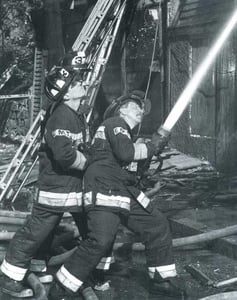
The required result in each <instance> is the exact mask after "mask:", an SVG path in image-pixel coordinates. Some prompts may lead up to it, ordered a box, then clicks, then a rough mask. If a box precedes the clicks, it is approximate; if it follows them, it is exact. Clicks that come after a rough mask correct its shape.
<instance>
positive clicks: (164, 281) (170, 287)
mask: <svg viewBox="0 0 237 300" xmlns="http://www.w3.org/2000/svg"><path fill="white" fill-rule="evenodd" d="M149 291H150V293H151V294H153V295H157V296H160V297H165V296H166V297H169V299H175V300H184V299H187V295H186V291H185V288H184V286H183V284H182V282H181V281H180V279H179V278H178V277H177V276H176V277H168V278H162V277H161V276H160V275H159V273H158V272H157V273H155V277H154V279H150V289H149ZM161 299H162V298H161Z"/></svg>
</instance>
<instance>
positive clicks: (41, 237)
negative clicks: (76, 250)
mask: <svg viewBox="0 0 237 300" xmlns="http://www.w3.org/2000/svg"><path fill="white" fill-rule="evenodd" d="M71 214H72V216H73V218H74V220H75V222H76V224H77V226H78V227H79V230H81V231H83V230H82V228H83V227H84V226H86V225H85V224H86V223H85V217H84V216H83V215H84V213H83V214H82V213H71ZM62 216H63V212H57V213H56V212H52V211H47V210H45V209H43V208H39V207H37V206H34V207H33V210H32V213H31V215H30V216H29V217H28V218H27V220H26V223H25V225H23V227H21V228H20V229H19V230H18V231H17V233H16V234H15V236H14V238H13V239H12V241H11V242H10V245H9V247H8V251H7V253H6V257H5V259H4V262H3V264H2V265H1V270H2V271H3V273H5V274H6V275H7V276H9V277H10V278H12V279H14V280H18V281H20V280H22V279H23V278H24V276H25V274H26V272H27V269H28V268H29V265H30V261H31V259H32V258H33V257H34V255H35V253H36V252H37V250H38V249H39V247H40V246H41V245H42V243H43V242H45V241H46V240H51V237H52V236H53V234H54V230H55V229H56V227H57V225H58V224H59V223H60V221H61V219H62ZM85 230H86V229H85Z"/></svg>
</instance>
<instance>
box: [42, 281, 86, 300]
mask: <svg viewBox="0 0 237 300" xmlns="http://www.w3.org/2000/svg"><path fill="white" fill-rule="evenodd" d="M73 299H78V300H79V299H80V300H81V299H83V298H82V297H81V296H80V295H79V293H73V292H72V291H70V290H68V289H66V288H65V287H63V286H62V285H61V284H60V283H59V282H57V281H53V283H52V285H51V287H50V289H49V294H48V300H73Z"/></svg>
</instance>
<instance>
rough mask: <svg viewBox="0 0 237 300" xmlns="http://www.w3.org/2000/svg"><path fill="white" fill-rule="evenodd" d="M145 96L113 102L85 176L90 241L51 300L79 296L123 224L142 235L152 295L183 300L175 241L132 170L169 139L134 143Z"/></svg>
mask: <svg viewBox="0 0 237 300" xmlns="http://www.w3.org/2000/svg"><path fill="white" fill-rule="evenodd" d="M147 107H149V105H147V101H146V100H145V99H144V93H143V92H141V91H133V92H131V93H128V94H126V95H123V96H121V97H119V98H118V99H116V100H115V101H113V102H112V103H111V105H110V106H109V107H108V108H107V110H106V111H105V115H104V122H103V123H102V124H101V125H100V126H99V128H98V129H97V131H96V133H95V136H94V138H93V140H92V146H91V158H90V163H89V166H88V168H87V169H86V171H85V174H84V206H85V210H86V212H87V221H88V228H89V231H88V237H87V239H85V240H83V241H82V243H81V244H80V245H79V247H78V248H77V250H76V251H75V252H74V253H73V255H72V256H71V257H70V258H69V259H68V260H67V261H66V262H65V263H64V264H63V265H62V266H61V268H60V269H59V270H58V272H57V273H56V280H55V282H54V283H53V285H52V286H51V289H50V291H49V299H50V300H56V299H67V298H65V297H66V296H67V295H69V294H70V293H71V294H72V295H76V294H77V293H78V291H80V289H81V287H82V286H83V283H84V282H86V281H87V279H88V276H89V274H90V273H91V271H92V270H93V269H94V268H95V266H96V265H97V264H98V262H99V261H100V259H101V258H102V257H103V256H104V254H105V253H107V252H108V251H109V250H110V249H111V247H112V245H113V242H114V240H115V237H116V233H117V231H118V227H119V225H120V224H121V223H122V224H123V225H125V226H126V227H128V228H129V229H130V230H132V231H133V232H135V233H137V234H139V236H140V237H141V240H142V242H143V243H144V245H145V254H146V260H147V266H148V273H149V276H150V284H151V285H150V292H151V293H155V294H156V295H157V296H160V299H163V297H165V296H171V298H172V299H175V300H177V299H183V297H184V295H185V291H184V289H183V288H182V287H181V286H180V283H179V280H178V278H177V274H176V266H175V263H174V258H173V253H172V252H173V251H172V238H171V233H170V229H169V224H168V221H167V219H166V218H165V216H164V215H163V214H162V213H161V212H160V211H159V210H158V209H157V208H155V207H154V205H153V203H151V201H150V199H149V198H148V197H147V196H146V195H145V194H144V193H143V192H141V191H140V190H139V189H138V188H137V187H136V186H135V178H134V175H133V174H131V172H129V170H128V166H129V164H130V163H131V162H133V161H137V162H138V161H140V160H144V159H147V158H150V157H152V156H153V155H155V154H157V153H159V152H160V151H162V150H163V148H164V147H165V145H166V144H167V143H168V140H169V135H166V134H164V135H160V134H158V133H155V134H154V135H153V136H152V139H151V141H149V142H146V143H145V142H134V141H133V134H132V130H133V129H134V128H135V127H136V126H137V125H139V124H141V122H142V119H143V116H144V114H145V112H146V108H147Z"/></svg>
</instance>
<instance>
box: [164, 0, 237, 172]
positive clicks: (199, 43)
mask: <svg viewBox="0 0 237 300" xmlns="http://www.w3.org/2000/svg"><path fill="white" fill-rule="evenodd" d="M169 6H170V7H169V8H170V13H169V14H168V15H169V20H168V26H167V28H166V29H167V30H166V33H165V35H164V47H165V49H166V60H165V62H166V64H165V70H166V76H165V95H166V98H165V100H164V101H165V115H167V114H168V113H169V111H170V110H171V108H172V107H173V105H174V103H175V102H176V100H177V99H178V97H179V95H180V94H181V92H182V91H183V89H184V88H185V86H186V84H187V82H188V81H189V80H190V78H191V77H192V74H193V73H194V72H195V69H196V68H197V66H198V65H199V64H200V63H201V62H202V60H203V57H205V55H206V54H207V52H208V50H209V49H210V47H211V46H212V44H213V42H214V41H215V39H216V37H217V36H218V34H219V32H220V31H221V30H222V29H223V28H224V24H225V23H226V22H227V21H228V19H229V18H230V17H231V15H232V12H233V11H234V10H235V9H236V7H237V1H235V0H225V1H222V0H180V1H176V0H175V1H169ZM236 59H237V32H236V30H234V31H233V32H232V34H231V36H230V37H229V38H228V40H227V42H226V43H225V45H224V47H223V48H222V50H221V52H220V53H219V54H218V56H217V59H216V60H215V63H214V64H213V65H212V67H211V68H210V70H209V71H208V73H207V74H206V76H205V78H203V81H202V83H201V85H200V86H199V88H198V90H197V91H196V93H195V94H194V96H193V98H192V101H191V103H190V105H189V107H188V109H187V110H186V111H185V113H184V114H183V115H182V117H181V119H180V120H179V121H178V123H177V124H176V126H175V127H174V130H173V132H172V135H173V138H172V142H173V145H174V146H175V147H176V148H177V149H179V150H181V151H183V152H184V153H186V154H187V153H188V154H191V155H194V156H195V157H199V158H203V159H205V160H208V161H209V162H211V163H212V164H213V165H214V166H215V167H216V168H217V170H219V171H222V172H235V171H236V170H237V155H236V153H237V139H236V136H237V99H236V97H237V94H236V91H237V81H236Z"/></svg>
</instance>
